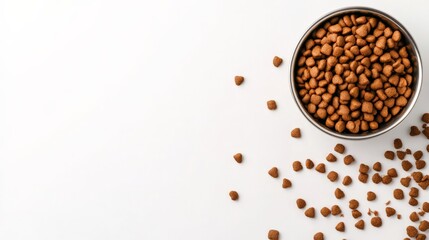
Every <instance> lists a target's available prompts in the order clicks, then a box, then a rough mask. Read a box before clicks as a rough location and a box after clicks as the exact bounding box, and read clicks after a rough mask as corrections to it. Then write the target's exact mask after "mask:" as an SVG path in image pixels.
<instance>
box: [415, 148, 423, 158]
mask: <svg viewBox="0 0 429 240" xmlns="http://www.w3.org/2000/svg"><path fill="white" fill-rule="evenodd" d="M413 157H414V159H415V160H420V159H421V158H422V157H423V152H422V151H420V150H418V151H416V152H414V153H413Z"/></svg>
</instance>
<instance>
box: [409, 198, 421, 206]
mask: <svg viewBox="0 0 429 240" xmlns="http://www.w3.org/2000/svg"><path fill="white" fill-rule="evenodd" d="M408 204H410V205H411V206H417V205H418V204H419V201H417V199H415V198H413V197H412V198H410V200H408Z"/></svg>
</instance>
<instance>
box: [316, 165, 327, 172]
mask: <svg viewBox="0 0 429 240" xmlns="http://www.w3.org/2000/svg"><path fill="white" fill-rule="evenodd" d="M316 171H318V172H320V173H325V172H326V169H325V164H324V163H319V164H318V165H317V166H316Z"/></svg>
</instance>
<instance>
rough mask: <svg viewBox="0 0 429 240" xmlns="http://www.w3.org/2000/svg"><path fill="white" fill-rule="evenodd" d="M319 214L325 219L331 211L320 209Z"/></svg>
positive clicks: (325, 208) (324, 208)
mask: <svg viewBox="0 0 429 240" xmlns="http://www.w3.org/2000/svg"><path fill="white" fill-rule="evenodd" d="M320 214H322V216H324V217H327V216H329V215H330V214H331V209H329V208H327V207H323V208H322V209H320Z"/></svg>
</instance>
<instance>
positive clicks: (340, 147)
mask: <svg viewBox="0 0 429 240" xmlns="http://www.w3.org/2000/svg"><path fill="white" fill-rule="evenodd" d="M334 151H335V152H337V153H341V154H343V153H344V152H345V151H346V147H344V145H343V144H341V143H338V144H337V145H335V147H334Z"/></svg>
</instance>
